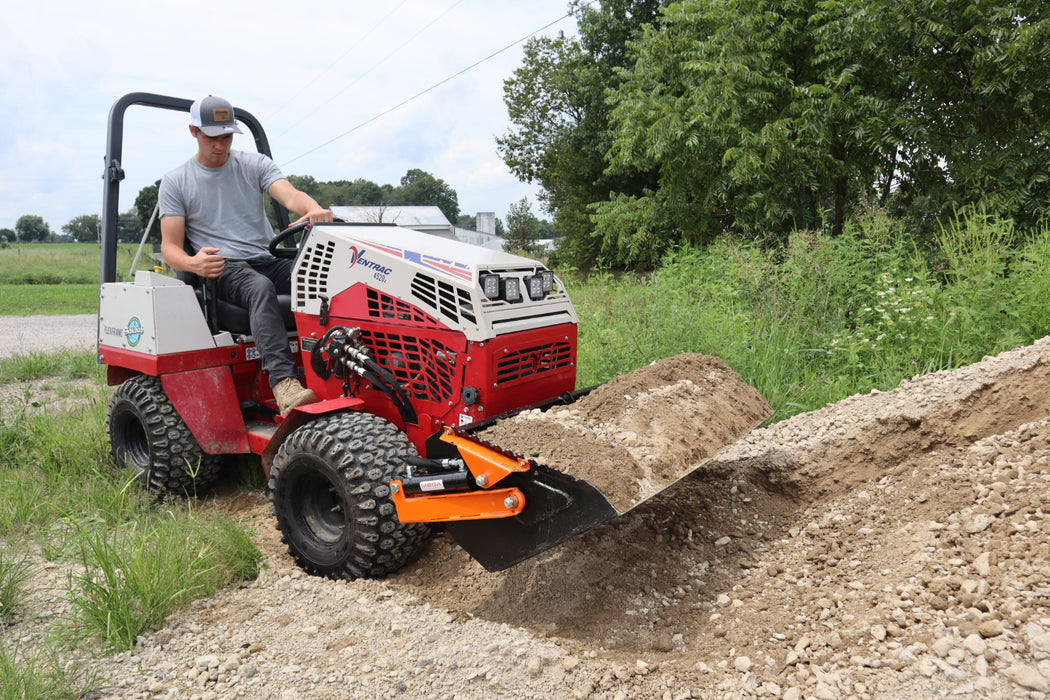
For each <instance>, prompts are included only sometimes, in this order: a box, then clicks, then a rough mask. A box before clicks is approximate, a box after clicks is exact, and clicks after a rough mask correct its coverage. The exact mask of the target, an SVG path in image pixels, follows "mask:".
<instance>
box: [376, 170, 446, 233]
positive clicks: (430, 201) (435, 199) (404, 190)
mask: <svg viewBox="0 0 1050 700" xmlns="http://www.w3.org/2000/svg"><path fill="white" fill-rule="evenodd" d="M387 203H388V204H390V205H394V206H396V205H398V204H404V205H409V206H435V207H438V208H439V209H441V213H442V214H444V215H445V218H446V219H448V220H449V221H450V222H454V221H456V219H458V218H459V197H458V196H457V195H456V191H455V190H454V189H452V188H451V187H450V186H449V185H448V183H446V182H445V181H444V180H441V179H438V178H436V177H434V176H433V175H431V174H430V173H428V172H425V171H423V170H420V169H419V168H412V169H410V170H409V171H408V172H406V173H405V175H404V177H402V178H401V186H400V187H398V188H396V189H395V190H394V191H393V192H392V193H391V194H390V198H389V201H388V202H387Z"/></svg>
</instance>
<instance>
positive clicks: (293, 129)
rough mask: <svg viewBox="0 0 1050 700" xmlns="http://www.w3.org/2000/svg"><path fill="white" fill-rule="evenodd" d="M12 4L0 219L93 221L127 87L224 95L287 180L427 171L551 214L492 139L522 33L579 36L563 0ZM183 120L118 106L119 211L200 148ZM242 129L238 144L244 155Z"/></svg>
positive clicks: (490, 202)
mask: <svg viewBox="0 0 1050 700" xmlns="http://www.w3.org/2000/svg"><path fill="white" fill-rule="evenodd" d="M9 5H10V6H9V7H5V9H4V21H3V22H2V23H0V85H2V86H3V88H2V90H0V119H2V123H0V183H2V185H0V228H14V226H15V223H16V222H17V220H18V218H19V217H21V216H23V215H25V214H34V215H38V216H41V217H43V219H44V221H46V222H47V223H48V225H49V226H50V227H51V230H52V231H55V232H56V233H61V228H62V226H63V225H64V224H66V223H67V222H68V221H69V220H70V219H72V218H73V217H75V216H79V215H81V214H101V212H102V185H103V183H102V179H101V175H102V170H103V162H104V156H105V151H106V129H107V120H108V117H109V111H110V108H111V107H112V106H113V103H114V102H116V101H117V100H118V99H119V98H120V97H122V96H123V95H125V94H128V93H132V92H149V93H157V94H161V95H169V96H172V97H181V98H187V99H197V98H200V97H203V96H205V95H208V94H214V95H219V96H222V97H225V98H226V99H228V100H229V101H230V102H232V103H233V105H234V107H239V108H241V109H244V110H247V111H248V112H250V113H251V114H252V115H253V116H255V117H256V118H257V119H258V120H259V121H260V122H261V124H262V126H263V129H264V130H265V131H266V135H267V138H268V140H269V143H270V148H271V150H272V152H273V157H274V161H276V163H277V164H278V165H279V166H280V167H281V169H282V170H283V171H284V173H285V174H286V175H310V176H313V177H314V178H315V179H316V180H318V181H327V180H355V179H357V178H363V179H366V180H371V181H373V182H376V183H378V184H380V185H382V184H391V185H395V186H396V185H398V183H399V182H400V179H401V177H402V176H403V175H404V174H405V173H406V172H407V171H408V170H409V169H412V168H420V169H422V170H425V171H427V172H429V173H431V174H432V175H434V176H435V177H438V178H441V179H442V180H444V181H445V182H446V183H448V184H449V185H450V186H451V187H452V188H453V189H455V190H456V192H457V194H458V196H459V205H460V210H461V212H462V213H464V214H471V215H473V214H476V213H477V212H479V211H494V212H496V216H498V217H500V218H501V219H505V218H506V214H507V211H508V209H509V208H510V205H511V204H513V203H515V202H518V201H520V200H521V199H522V198H523V197H528V199H529V201H530V202H531V203H532V205H533V212H534V213H536V214H538V215H540V216H544V213H543V212H542V210H541V209H540V206H539V204H538V201H537V197H536V194H537V192H538V190H537V188H536V187H535V186H534V185H530V184H528V183H522V182H519V181H518V180H517V178H515V176H514V175H513V174H512V173H511V172H510V170H509V169H508V168H507V167H506V165H505V164H504V163H503V161H502V159H501V158H500V156H499V153H498V151H497V149H496V143H495V138H496V137H497V136H500V135H502V134H505V133H506V132H507V131H508V130H509V128H510V123H509V121H508V118H507V110H506V106H505V105H504V103H503V81H504V80H506V79H508V78H510V77H511V76H512V74H513V71H514V69H515V68H517V67H519V66H520V65H521V59H522V42H520V41H519V40H521V39H523V38H524V37H526V36H528V35H530V34H532V33H533V32H537V33H538V35H549V36H553V35H556V34H557V33H558V32H559V31H561V32H564V33H566V34H573V33H575V31H576V23H575V21H574V20H573V19H572V18H567V17H565V15H566V14H567V11H568V0H529V1H528V2H521V1H520V0H518V1H515V0H431V1H430V2H427V1H425V0H371V1H370V2H361V1H360V0H296V1H293V2H281V3H278V2H271V1H270V0H215V1H213V2H207V3H204V2H197V1H195V0H183V1H181V2H169V1H168V0H152V1H146V2H144V1H143V0H98V1H97V2H84V1H83V0H55V1H52V0H36V1H35V2H28V3H14V4H9ZM548 25H549V26H548ZM508 47H509V48H508ZM504 49H505V50H504ZM497 52H499V53H497ZM493 54H497V55H495V56H492V55H493ZM490 56H491V58H490ZM486 59H487V60H486ZM479 62H480V63H479ZM474 64H478V65H476V66H475V65H474ZM471 66H474V67H473V68H470V67H471ZM468 68H469V70H465V69H468ZM461 71H465V72H462V74H461V75H457V74H459V73H461ZM453 76H455V77H453ZM444 81H447V82H444ZM421 93H422V94H421ZM413 98H414V99H413ZM406 101H408V102H407V103H406ZM402 103H405V104H402ZM399 105H400V106H399ZM188 123H189V115H188V114H186V113H182V112H175V111H169V110H163V109H155V108H147V107H141V106H132V107H130V108H129V109H128V110H127V112H126V113H125V122H124V152H123V160H122V165H123V168H124V171H125V174H126V179H125V180H124V181H123V183H122V184H121V191H120V204H119V208H120V211H127V210H128V209H131V208H132V207H133V206H134V202H135V196H136V195H137V194H138V192H139V190H140V189H141V188H142V187H145V186H147V185H149V184H152V183H153V182H155V181H156V180H158V179H160V178H161V176H162V175H163V174H164V173H165V172H167V171H168V170H171V169H172V168H174V167H175V166H177V165H178V164H180V163H182V162H183V161H185V160H186V159H188V158H189V157H191V156H192V155H193V154H194V153H195V150H196V143H195V141H194V140H193V139H192V137H191V136H190V133H189V129H188V126H187V125H188ZM244 132H245V133H244V135H238V136H235V137H234V148H240V149H243V150H254V143H253V142H252V139H251V136H250V134H249V132H248V130H247V129H244ZM321 204H322V205H324V206H328V205H329V203H326V202H321Z"/></svg>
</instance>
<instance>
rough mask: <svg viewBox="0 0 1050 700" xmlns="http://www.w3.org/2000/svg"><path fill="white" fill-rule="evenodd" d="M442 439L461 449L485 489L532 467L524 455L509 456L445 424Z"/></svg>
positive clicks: (471, 469)
mask: <svg viewBox="0 0 1050 700" xmlns="http://www.w3.org/2000/svg"><path fill="white" fill-rule="evenodd" d="M441 439H442V440H443V441H445V442H447V443H450V444H452V445H454V446H455V447H456V449H457V450H459V454H460V456H461V457H462V458H463V461H464V462H466V463H467V469H469V470H470V473H471V474H473V475H474V480H475V481H476V482H477V484H478V486H480V487H481V488H483V489H487V488H492V487H493V486H495V485H496V484H498V483H499V482H500V481H502V480H503V479H505V478H507V477H508V476H510V475H511V474H516V473H520V472H527V471H528V470H529V469H531V464H530V462H529V460H527V459H525V458H524V457H518V458H516V459H515V458H513V457H508V456H506V455H504V454H502V453H501V452H497V451H496V450H494V449H492V448H491V447H488V446H487V445H483V444H481V443H480V442H477V441H476V440H472V439H471V438H469V437H465V436H463V435H460V434H458V433H456V431H455V430H454V429H453V428H451V427H449V426H447V425H446V426H445V430H444V432H443V433H442V434H441Z"/></svg>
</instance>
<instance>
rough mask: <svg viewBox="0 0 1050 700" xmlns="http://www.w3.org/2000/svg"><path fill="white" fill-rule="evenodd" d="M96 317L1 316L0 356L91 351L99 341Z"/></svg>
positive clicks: (90, 315) (87, 315) (85, 315)
mask: <svg viewBox="0 0 1050 700" xmlns="http://www.w3.org/2000/svg"><path fill="white" fill-rule="evenodd" d="M96 318H97V317H96V315H95V314H65V315H58V316H0V357H10V356H11V355H17V354H21V353H28V352H44V351H48V350H54V349H55V348H76V349H80V348H85V349H86V348H90V347H93V346H94V345H95V344H96V343H97V342H98V335H97V329H98V325H97V321H96Z"/></svg>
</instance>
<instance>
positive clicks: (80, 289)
mask: <svg viewBox="0 0 1050 700" xmlns="http://www.w3.org/2000/svg"><path fill="white" fill-rule="evenodd" d="M94 313H98V282H97V281H96V282H94V283H92V284H0V316H33V315H35V314H47V315H54V314H94Z"/></svg>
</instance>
